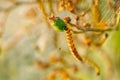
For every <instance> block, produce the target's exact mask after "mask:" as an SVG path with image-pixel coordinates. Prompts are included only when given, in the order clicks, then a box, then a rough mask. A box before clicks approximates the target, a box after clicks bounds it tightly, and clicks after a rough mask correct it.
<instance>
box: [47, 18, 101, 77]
mask: <svg viewBox="0 0 120 80" xmlns="http://www.w3.org/2000/svg"><path fill="white" fill-rule="evenodd" d="M49 19H50V20H51V25H52V27H53V28H54V29H55V30H57V31H64V32H65V33H66V37H67V42H68V46H69V49H70V51H71V53H72V55H73V56H74V57H75V58H76V59H77V60H79V61H81V62H85V63H87V64H89V65H91V66H92V67H94V68H95V70H96V72H97V74H98V75H99V74H100V68H99V66H98V65H97V64H96V63H94V62H93V61H91V60H90V59H88V58H86V57H83V56H80V55H79V53H78V51H77V49H76V48H75V45H74V42H73V39H72V33H71V30H70V29H69V28H68V27H67V25H66V24H65V22H64V21H63V20H62V19H60V18H59V17H54V16H52V17H50V18H49Z"/></svg>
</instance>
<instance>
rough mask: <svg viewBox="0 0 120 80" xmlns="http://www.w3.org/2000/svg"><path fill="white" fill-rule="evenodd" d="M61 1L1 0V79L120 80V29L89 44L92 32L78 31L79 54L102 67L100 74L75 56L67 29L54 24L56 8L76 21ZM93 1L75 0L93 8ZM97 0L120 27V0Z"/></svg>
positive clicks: (75, 36) (110, 22)
mask: <svg viewBox="0 0 120 80" xmlns="http://www.w3.org/2000/svg"><path fill="white" fill-rule="evenodd" d="M37 1H38V2H37ZM39 1H40V2H39ZM60 1H62V0H0V80H120V76H119V74H120V30H117V31H116V30H112V31H108V32H106V33H107V34H108V37H107V39H106V40H105V42H104V43H102V44H101V45H99V46H94V45H92V46H87V45H84V43H83V42H84V37H85V36H86V35H88V34H84V33H82V34H73V40H74V43H75V46H76V48H77V50H78V52H80V55H82V56H86V57H88V58H89V59H91V60H93V61H94V62H95V63H96V64H97V65H98V66H99V67H100V69H101V74H100V75H99V76H98V75H97V74H96V72H95V71H94V69H93V68H92V67H91V66H89V65H88V64H85V63H82V62H79V61H77V60H76V59H75V58H74V57H73V55H72V54H71V52H70V50H69V48H68V45H67V41H66V35H65V33H64V32H57V31H55V30H54V29H53V28H52V27H51V26H50V24H49V20H48V18H49V16H50V14H51V11H52V12H54V13H55V16H59V17H61V18H62V19H63V18H64V17H65V16H70V17H71V19H72V23H76V21H75V18H76V14H77V13H76V14H73V13H71V12H69V11H68V10H67V9H64V10H61V11H59V4H60ZM66 1H67V0H66ZM68 1H71V0H68ZM75 1H76V2H75ZM93 1H94V0H74V1H73V3H74V7H75V8H76V12H78V13H82V11H85V10H86V9H88V8H92V6H93V3H92V2H93ZM98 1H99V11H100V12H99V13H100V14H101V20H103V21H105V22H106V23H107V24H108V26H109V25H110V26H111V25H112V27H118V28H119V27H120V24H119V21H118V24H116V22H117V19H116V18H117V17H118V16H117V15H116V13H118V12H117V10H118V8H119V3H120V1H119V0H98ZM75 4H76V5H75ZM91 16H92V15H91V13H90V12H89V13H88V14H87V15H86V16H85V19H84V20H83V22H84V21H85V22H90V23H92V19H94V17H93V18H91ZM98 16H99V14H98ZM119 16H120V15H119ZM81 20H82V19H81ZM93 21H94V20H93ZM88 36H89V35H88ZM101 38H102V37H101ZM93 39H96V38H93ZM96 41H97V42H98V41H99V39H98V40H96ZM54 75H55V76H54Z"/></svg>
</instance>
